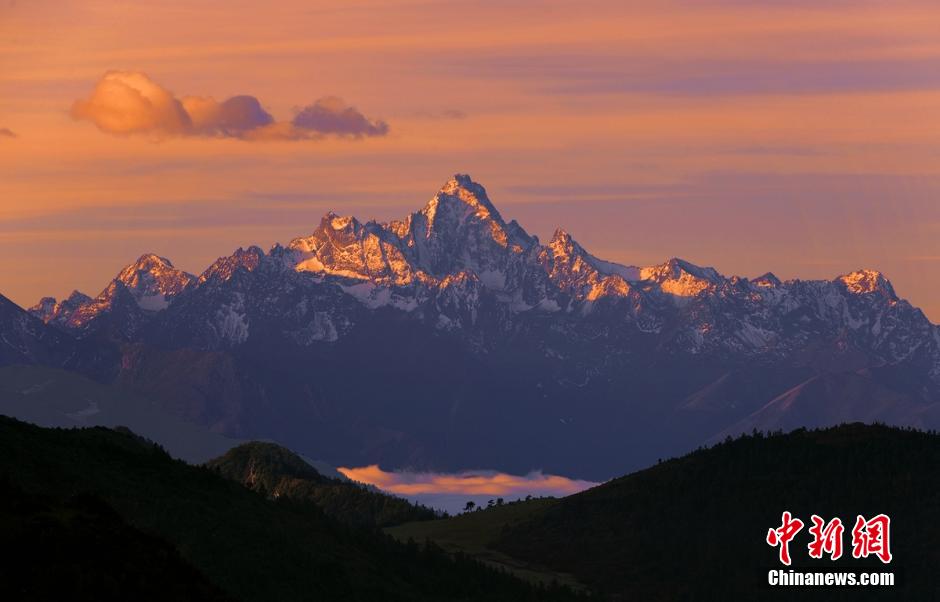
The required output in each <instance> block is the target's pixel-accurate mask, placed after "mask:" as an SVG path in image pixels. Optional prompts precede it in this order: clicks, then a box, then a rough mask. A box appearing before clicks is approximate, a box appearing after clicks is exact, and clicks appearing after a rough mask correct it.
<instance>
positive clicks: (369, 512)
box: [206, 442, 436, 527]
mask: <svg viewBox="0 0 940 602" xmlns="http://www.w3.org/2000/svg"><path fill="white" fill-rule="evenodd" d="M206 466H207V467H208V468H209V469H210V470H213V471H214V472H217V473H218V474H220V475H221V476H223V477H225V478H227V479H232V480H233V481H237V482H239V483H241V484H242V485H245V486H246V487H248V488H249V489H252V490H254V491H258V492H261V493H263V494H264V495H267V496H268V497H272V498H276V499H279V498H281V497H284V498H288V499H294V500H305V501H309V502H312V503H313V504H316V506H317V507H318V508H320V509H321V510H323V513H324V514H326V515H327V516H330V517H333V518H335V519H337V520H339V521H341V522H344V523H347V524H352V525H363V526H369V527H387V526H390V525H396V524H400V523H405V522H409V521H420V520H430V519H433V518H436V514H435V512H434V511H433V510H431V509H430V508H425V507H423V506H416V505H412V504H411V503H410V502H408V501H406V500H404V499H402V498H398V497H394V496H391V495H388V494H386V493H382V492H380V491H377V490H372V489H366V488H365V487H363V486H361V485H358V484H356V483H352V482H350V481H341V480H339V479H334V478H329V477H325V476H323V475H321V474H320V473H319V472H317V470H316V469H315V468H314V467H313V466H311V465H310V464H308V463H307V462H306V461H304V460H303V459H302V458H301V457H300V456H298V455H297V454H295V453H293V452H291V451H290V450H288V449H286V448H283V447H281V446H279V445H275V444H273V443H259V442H253V443H244V444H242V445H239V446H238V447H235V448H233V449H231V450H229V451H228V452H226V453H225V455H224V456H221V457H219V458H215V459H214V460H210V461H209V462H207V463H206Z"/></svg>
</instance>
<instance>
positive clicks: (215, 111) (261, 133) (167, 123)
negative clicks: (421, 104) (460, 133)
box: [71, 71, 388, 140]
mask: <svg viewBox="0 0 940 602" xmlns="http://www.w3.org/2000/svg"><path fill="white" fill-rule="evenodd" d="M71 115H72V117H73V118H74V119H77V120H80V121H90V122H92V123H94V124H95V125H96V126H97V127H98V129H100V130H101V131H103V132H107V133H109V134H118V135H129V134H148V135H151V136H154V137H158V138H166V137H176V136H209V137H222V138H240V139H243V140H310V139H317V138H322V137H324V136H329V135H333V136H341V137H351V138H362V137H364V136H384V135H386V134H387V133H388V124H387V123H386V122H384V121H381V120H372V119H369V118H367V117H366V116H365V115H363V114H362V113H360V112H359V111H358V110H357V109H356V108H355V107H352V106H349V105H347V104H346V103H345V102H343V100H342V99H340V98H337V97H335V96H325V97H323V98H320V99H319V100H317V101H315V102H314V103H313V104H310V105H308V106H306V107H303V108H301V109H300V110H299V111H298V112H297V114H296V115H295V116H294V118H293V119H292V120H290V121H276V120H275V119H274V117H273V116H272V115H271V114H270V113H268V112H267V111H266V110H265V109H264V107H262V105H261V102H260V101H259V100H258V99H257V98H255V97H254V96H249V95H239V96H233V97H231V98H228V99H226V100H223V101H222V102H219V101H216V100H215V99H214V98H211V97H208V96H183V97H181V98H178V97H176V96H175V95H174V94H173V93H172V92H170V91H169V90H167V89H166V88H164V87H162V86H161V85H159V84H157V83H156V82H154V81H153V80H152V79H150V78H149V77H147V75H145V74H143V73H139V72H134V71H109V72H108V73H105V74H104V76H103V77H102V78H101V79H100V80H99V81H98V83H97V84H96V85H95V89H94V90H93V91H92V93H91V95H90V96H89V97H88V98H85V99H80V100H76V101H75V103H74V104H73V105H72V109H71Z"/></svg>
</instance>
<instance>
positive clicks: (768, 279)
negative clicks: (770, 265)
mask: <svg viewBox="0 0 940 602" xmlns="http://www.w3.org/2000/svg"><path fill="white" fill-rule="evenodd" d="M751 282H753V283H754V284H755V285H757V286H759V287H761V288H777V287H779V286H782V285H783V282H781V281H780V279H779V278H777V276H776V275H774V273H773V272H767V273H766V274H764V275H762V276H758V277H757V278H755V279H754V280H752V281H751Z"/></svg>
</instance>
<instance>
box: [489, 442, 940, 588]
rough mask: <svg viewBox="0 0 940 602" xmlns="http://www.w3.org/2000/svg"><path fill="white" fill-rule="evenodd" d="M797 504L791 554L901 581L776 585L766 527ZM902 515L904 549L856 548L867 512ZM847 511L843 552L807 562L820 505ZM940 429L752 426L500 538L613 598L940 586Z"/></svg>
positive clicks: (894, 530) (515, 553)
mask: <svg viewBox="0 0 940 602" xmlns="http://www.w3.org/2000/svg"><path fill="white" fill-rule="evenodd" d="M784 510H789V511H790V512H792V513H793V515H794V516H796V517H798V518H801V519H802V520H803V521H804V522H805V523H806V526H805V527H804V529H803V531H801V532H800V533H799V534H798V535H797V538H796V539H795V540H794V541H793V543H791V546H790V550H791V554H792V556H793V568H796V569H798V568H800V567H807V566H812V567H814V568H815V569H817V570H831V569H833V568H841V569H846V570H862V569H866V568H867V569H868V570H873V571H883V570H884V571H894V572H895V573H896V578H897V586H896V587H894V588H892V589H887V590H886V589H881V590H867V589H866V590H862V588H855V589H852V588H842V589H831V588H830V589H825V590H822V591H805V589H804V590H802V591H801V589H800V588H790V589H786V588H778V589H773V590H772V589H769V588H768V587H766V586H765V585H764V584H765V583H766V578H767V572H768V571H769V570H770V569H774V568H785V567H782V565H780V564H779V561H778V559H777V550H776V549H775V548H772V547H770V546H769V545H767V544H766V543H765V541H764V538H765V536H766V534H767V530H768V529H770V528H777V527H779V526H780V518H781V517H780V515H781V512H782V511H784ZM878 513H885V514H887V515H889V516H890V517H891V519H892V522H891V547H892V551H893V553H894V560H893V562H892V563H891V564H890V565H887V566H885V565H882V564H881V562H880V561H878V560H875V559H867V560H855V559H853V558H852V557H851V534H850V533H851V529H852V527H853V525H854V522H855V518H856V515H859V514H861V515H863V516H865V517H866V518H871V517H873V516H875V515H876V514H878ZM812 514H818V515H820V516H822V517H824V518H825V519H826V520H829V519H831V518H833V517H840V518H841V519H842V521H843V523H846V530H845V535H844V538H843V542H844V546H845V549H846V553H845V555H844V556H843V558H842V559H841V560H839V561H837V562H836V563H833V562H831V561H830V560H828V558H824V559H823V560H821V561H814V562H813V563H810V562H808V561H809V558H808V555H807V549H806V546H807V544H808V543H809V541H810V540H811V537H810V535H809V534H808V528H809V526H810V524H811V523H810V516H811V515H812ZM938 544H940V436H938V435H937V434H928V433H923V432H915V431H907V430H899V429H894V428H888V427H882V426H863V425H860V424H854V425H846V426H841V427H836V428H830V429H827V430H821V431H809V432H808V431H805V430H798V431H794V432H792V433H790V434H787V435H776V436H770V437H765V436H762V435H756V436H748V437H743V438H739V439H737V440H734V441H730V442H726V443H724V444H721V445H718V446H716V447H714V448H711V449H706V450H700V451H697V452H695V453H692V454H690V455H688V456H685V457H682V458H679V459H676V460H670V461H668V462H664V463H662V464H659V465H657V466H654V467H652V468H650V469H648V470H643V471H640V472H637V473H635V474H631V475H629V476H626V477H622V478H619V479H616V480H614V481H611V482H609V483H606V484H604V485H601V486H599V487H595V488H594V489H590V490H588V491H585V492H583V493H580V494H578V495H574V496H571V497H568V498H564V499H562V500H559V501H558V502H557V503H555V504H551V505H549V506H547V507H545V506H544V505H543V506H541V507H539V508H537V509H535V510H534V511H533V512H532V513H531V514H530V515H529V518H528V519H527V520H524V521H518V522H515V523H513V524H507V525H506V527H505V528H504V529H502V531H501V534H500V536H499V537H498V538H497V539H496V541H494V542H491V545H492V546H493V547H494V548H495V549H497V550H498V551H500V552H502V553H504V554H507V555H509V556H511V557H513V558H516V559H519V560H521V561H527V562H533V563H538V564H540V565H543V566H546V567H549V568H550V569H552V570H556V571H559V572H567V573H571V574H573V575H574V576H575V577H576V578H577V579H578V580H580V581H581V582H583V583H586V584H587V585H589V586H591V587H593V588H596V589H597V590H599V591H601V592H604V593H605V594H612V595H614V597H615V598H620V597H622V599H637V600H758V599H786V600H791V599H802V598H803V597H806V598H809V599H819V600H822V599H825V600H843V599H844V600H858V599H873V600H928V599H929V600H935V599H940V572H938V570H937V567H938V566H940V545H938Z"/></svg>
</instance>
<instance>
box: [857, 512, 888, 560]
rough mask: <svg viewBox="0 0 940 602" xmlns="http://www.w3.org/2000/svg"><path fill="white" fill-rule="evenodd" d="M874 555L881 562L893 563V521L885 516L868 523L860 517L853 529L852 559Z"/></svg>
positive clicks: (880, 515) (879, 516)
mask: <svg viewBox="0 0 940 602" xmlns="http://www.w3.org/2000/svg"><path fill="white" fill-rule="evenodd" d="M872 554H874V555H875V556H877V557H878V559H879V560H881V562H883V563H884V564H888V563H889V562H891V519H890V518H888V517H887V516H886V515H884V514H879V515H878V516H876V517H875V518H873V519H871V520H868V521H866V520H865V517H863V516H861V515H859V517H858V518H857V519H855V527H853V528H852V558H868V557H869V556H871V555H872Z"/></svg>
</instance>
